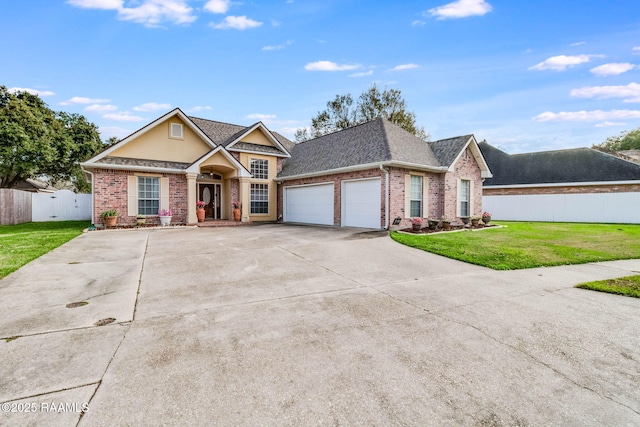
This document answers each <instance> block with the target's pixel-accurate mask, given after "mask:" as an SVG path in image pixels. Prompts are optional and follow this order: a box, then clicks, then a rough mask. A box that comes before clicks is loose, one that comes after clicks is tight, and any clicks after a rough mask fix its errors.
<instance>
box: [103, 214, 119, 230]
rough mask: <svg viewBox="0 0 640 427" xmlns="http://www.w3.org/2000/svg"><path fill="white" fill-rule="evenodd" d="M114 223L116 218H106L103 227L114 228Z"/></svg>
mask: <svg viewBox="0 0 640 427" xmlns="http://www.w3.org/2000/svg"><path fill="white" fill-rule="evenodd" d="M116 222H118V217H117V216H107V217H105V218H104V226H105V227H115V226H116Z"/></svg>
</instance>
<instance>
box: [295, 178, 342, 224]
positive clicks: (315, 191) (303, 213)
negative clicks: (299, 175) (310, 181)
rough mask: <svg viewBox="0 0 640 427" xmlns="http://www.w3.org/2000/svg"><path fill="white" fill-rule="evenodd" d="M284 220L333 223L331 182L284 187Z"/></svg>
mask: <svg viewBox="0 0 640 427" xmlns="http://www.w3.org/2000/svg"><path fill="white" fill-rule="evenodd" d="M284 193H285V197H284V199H285V200H284V221H285V222H301V223H306V224H322V225H333V222H334V221H333V183H331V184H320V185H303V186H299V187H285V188H284Z"/></svg>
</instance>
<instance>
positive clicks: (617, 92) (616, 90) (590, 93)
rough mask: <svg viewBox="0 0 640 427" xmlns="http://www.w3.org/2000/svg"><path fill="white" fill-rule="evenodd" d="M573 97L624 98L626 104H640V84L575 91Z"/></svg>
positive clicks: (592, 87)
mask: <svg viewBox="0 0 640 427" xmlns="http://www.w3.org/2000/svg"><path fill="white" fill-rule="evenodd" d="M570 95H571V96H575V97H577V98H599V99H605V98H624V102H640V84H638V83H629V84H628V85H626V86H591V87H583V88H580V89H573V90H572V91H571V92H570Z"/></svg>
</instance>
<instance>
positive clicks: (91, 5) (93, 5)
mask: <svg viewBox="0 0 640 427" xmlns="http://www.w3.org/2000/svg"><path fill="white" fill-rule="evenodd" d="M67 3H69V4H70V5H71V6H76V7H82V8H85V9H106V10H111V9H115V10H117V9H120V8H121V7H122V3H124V0H68V1H67Z"/></svg>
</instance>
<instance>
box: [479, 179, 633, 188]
mask: <svg viewBox="0 0 640 427" xmlns="http://www.w3.org/2000/svg"><path fill="white" fill-rule="evenodd" d="M602 185H640V180H633V181H590V182H551V183H540V184H509V185H487V184H484V185H483V187H484V188H485V189H487V190H490V189H503V188H538V187H587V186H602Z"/></svg>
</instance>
